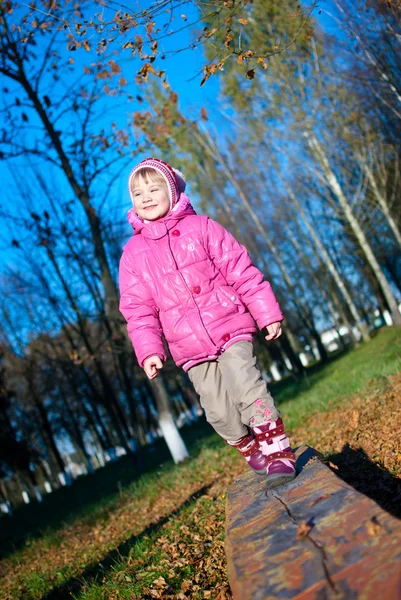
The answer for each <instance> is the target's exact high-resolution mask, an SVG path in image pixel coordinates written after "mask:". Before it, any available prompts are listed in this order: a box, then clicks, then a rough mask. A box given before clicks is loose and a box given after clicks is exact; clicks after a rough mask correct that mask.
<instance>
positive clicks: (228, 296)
mask: <svg viewBox="0 0 401 600" xmlns="http://www.w3.org/2000/svg"><path fill="white" fill-rule="evenodd" d="M217 295H218V298H219V301H220V304H221V305H222V306H229V307H231V308H232V309H233V311H235V312H239V313H244V312H245V311H246V306H245V304H244V303H243V302H242V300H241V298H240V297H239V295H238V294H237V292H236V291H235V290H234V289H233V288H232V287H231V286H229V285H219V287H218V291H217Z"/></svg>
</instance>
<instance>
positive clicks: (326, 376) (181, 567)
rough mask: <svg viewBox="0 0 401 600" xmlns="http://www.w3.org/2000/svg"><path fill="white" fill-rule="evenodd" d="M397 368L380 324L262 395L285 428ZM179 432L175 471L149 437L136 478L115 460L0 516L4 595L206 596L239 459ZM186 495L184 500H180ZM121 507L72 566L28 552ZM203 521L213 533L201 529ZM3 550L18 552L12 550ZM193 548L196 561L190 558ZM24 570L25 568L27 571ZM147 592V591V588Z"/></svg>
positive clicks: (55, 543)
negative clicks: (184, 592) (145, 508)
mask: <svg viewBox="0 0 401 600" xmlns="http://www.w3.org/2000/svg"><path fill="white" fill-rule="evenodd" d="M400 370H401V328H384V329H382V330H380V331H379V332H378V334H377V335H376V336H375V338H374V339H373V340H372V341H371V342H370V343H368V344H362V345H361V346H360V347H359V348H357V349H356V350H353V351H349V352H347V353H345V354H342V355H341V356H339V357H336V358H333V359H331V360H330V361H329V363H328V364H326V365H321V364H316V365H314V366H313V367H311V368H309V369H308V371H307V375H306V376H305V377H304V378H303V380H302V381H301V382H300V383H296V382H295V381H294V380H293V379H291V378H288V379H286V380H284V381H281V382H278V383H276V384H273V385H272V386H271V391H272V393H273V396H274V397H275V399H276V401H277V403H278V405H279V407H280V410H281V411H282V414H283V416H284V417H285V422H286V424H287V426H288V427H289V428H290V429H294V428H296V426H297V424H298V425H300V424H302V422H303V421H304V419H306V418H307V417H308V415H309V414H311V413H315V412H325V411H326V410H329V409H331V408H332V407H333V406H337V405H339V404H340V403H341V402H347V401H348V400H349V399H350V397H351V396H352V395H353V394H354V393H358V394H360V395H363V394H367V393H370V392H372V391H376V390H380V389H384V388H385V387H386V385H387V381H388V380H387V378H388V376H389V375H391V374H395V373H397V372H399V371H400ZM183 435H184V438H185V440H186V442H187V444H188V446H189V448H190V452H191V459H190V460H188V461H186V462H184V463H182V464H181V465H178V466H175V465H173V463H172V461H171V460H169V459H168V451H167V447H166V446H165V444H164V442H163V441H159V442H158V446H157V450H156V452H149V453H147V455H146V457H145V460H146V464H147V469H148V472H147V473H145V474H142V475H139V474H138V473H137V472H136V471H135V469H134V468H133V464H132V462H131V460H130V459H129V458H127V457H124V458H123V459H121V460H119V461H118V462H116V463H113V464H112V465H108V466H107V467H105V468H104V469H101V470H99V471H97V472H96V473H95V474H93V475H88V476H85V477H82V478H80V479H79V480H78V481H77V482H76V483H74V485H73V486H72V487H71V488H63V489H60V490H58V491H57V492H56V493H54V494H51V495H49V496H48V497H47V498H46V500H45V502H44V503H42V504H31V505H28V506H24V507H21V509H19V511H17V512H16V515H15V517H14V518H13V519H9V518H7V517H3V518H2V519H1V520H0V547H2V549H3V550H4V549H6V550H8V552H9V553H10V555H9V557H8V559H7V564H8V566H9V568H11V569H19V575H18V577H17V578H16V580H15V583H14V584H13V585H12V586H11V585H10V588H11V587H12V588H13V592H12V593H11V594H10V595H9V598H20V597H24V598H26V599H27V600H28V599H38V598H41V597H42V596H43V594H45V593H46V592H48V591H50V590H51V589H52V588H55V587H57V586H59V585H60V584H62V583H64V582H67V581H71V579H74V578H76V577H77V576H78V577H79V576H80V575H82V576H83V580H84V581H86V583H83V584H82V581H80V582H78V584H77V585H78V588H79V589H78V590H77V591H75V592H74V594H73V597H76V598H77V599H79V600H95V599H96V600H98V599H100V598H108V599H110V600H112V599H113V598H116V599H117V598H130V600H132V599H133V598H142V597H143V596H142V595H141V594H142V590H143V589H144V588H147V587H148V586H152V585H156V584H154V582H155V580H156V581H157V580H158V578H160V577H162V578H164V580H165V582H166V583H165V587H164V588H163V587H161V588H160V589H161V590H162V592H163V593H166V594H167V593H168V594H178V593H179V592H180V590H181V586H182V585H185V581H186V580H190V581H192V583H193V585H195V588H194V590H195V591H193V595H191V598H195V597H196V598H199V599H200V598H204V597H209V596H204V592H205V590H208V589H209V588H208V586H211V587H210V589H214V588H213V586H218V582H219V577H220V579H221V577H222V576H221V572H220V571H219V568H218V567H216V565H214V563H213V557H214V556H219V553H221V552H222V549H221V548H222V546H221V544H222V541H223V537H224V527H223V525H224V502H225V500H224V493H225V487H224V486H226V485H227V483H225V482H226V481H227V474H229V473H231V472H232V470H233V469H235V468H238V464H239V463H238V460H239V459H238V457H237V455H236V454H235V453H234V452H233V451H232V449H230V448H228V446H227V445H225V444H224V443H223V442H222V440H221V439H220V438H218V437H217V436H216V435H215V434H213V433H212V430H211V428H210V427H209V426H208V425H207V424H206V423H204V422H201V423H198V424H196V425H193V426H192V427H191V428H186V429H184V430H183ZM212 479H215V480H216V481H221V482H222V483H221V484H220V485H221V486H223V487H222V489H221V490H220V491H218V492H215V493H214V495H213V494H212V495H209V492H207V491H204V492H202V494H201V495H200V496H199V497H198V498H192V499H190V500H189V501H188V502H187V503H186V504H184V505H181V506H179V507H178V508H177V510H174V511H170V513H167V514H164V513H163V514H162V512H161V510H162V509H161V508H160V507H161V506H164V504H160V503H161V500H163V498H164V497H165V498H166V499H168V497H169V496H170V495H172V494H173V492H174V491H176V490H177V488H180V489H181V488H182V489H184V490H186V489H192V490H193V489H194V487H197V488H201V487H202V486H203V485H204V483H205V481H207V480H208V481H211V480H212ZM188 495H190V494H184V498H187V497H188ZM144 498H146V499H147V501H149V507H150V508H149V515H148V521H147V524H146V526H145V527H144V528H142V529H140V530H139V531H138V533H137V534H135V535H134V534H133V532H134V531H136V529H135V527H136V507H137V506H139V505H140V504H141V502H142V500H143V499H144ZM166 501H167V500H166ZM124 507H132V518H131V517H130V519H131V520H130V521H129V522H128V523H127V528H126V532H124V531H123V533H122V534H121V539H120V541H119V542H118V543H117V544H116V543H114V544H113V543H112V542H110V541H108V540H105V541H103V542H102V545H101V546H100V545H99V546H96V544H95V543H94V544H93V547H91V551H90V552H89V553H87V554H83V555H82V556H80V555H79V552H78V557H75V558H74V561H75V562H74V565H73V564H72V563H70V562H68V560H67V562H66V564H65V565H64V566H63V567H61V568H60V567H58V568H57V569H54V570H53V571H52V570H51V569H50V570H47V571H46V572H44V571H43V572H42V569H41V567H40V557H39V559H38V555H39V554H40V552H43V550H44V549H48V550H49V549H51V550H52V551H53V552H54V553H55V554H57V552H59V549H61V548H62V545H63V537H62V536H61V534H60V528H61V527H66V526H67V527H70V528H73V530H74V531H77V532H78V531H79V529H80V527H84V526H85V527H89V528H95V527H96V528H98V529H100V530H101V529H102V528H106V527H107V526H109V525H110V523H112V522H113V519H118V518H119V515H120V512H121V510H123V509H124ZM130 510H131V508H130ZM125 518H126V517H125ZM152 523H153V525H152ZM211 523H213V528H212V529H210V532H209V533H208V527H211V525H210V524H211ZM149 526H150V527H149ZM183 526H187V527H188V528H189V531H190V534H187V533H186V532H185V531H186V530H184V531H183V530H182V527H183ZM163 539H165V540H167V541H166V542H165V544H164V545H163V544H160V540H163ZM99 544H100V543H99ZM118 544H119V545H118ZM180 544H181V546H180ZM216 544H217V545H216ZM219 544H220V545H219ZM13 545H15V546H16V547H18V546H20V547H19V548H18V549H17V550H15V551H14V552H12V548H13ZM77 545H78V547H79V544H77ZM116 547H117V548H116ZM200 548H201V551H202V552H203V554H202V561H203V562H202V563H199V562H197V561H198V559H197V552H199V551H200ZM176 555H177V557H178V558H177V557H176ZM107 556H108V558H107ZM182 556H183V557H184V559H182V561H183V562H182V564H181V563H180V560H181V558H180V557H182ZM103 557H105V558H106V561H105V563H104V565H103V569H102V568H99V567H98V566H97V565H98V562H99V560H100V559H103ZM175 557H176V558H175ZM185 557H186V558H185ZM49 560H51V559H49ZM177 561H178V562H177ZM30 564H35V568H34V569H33V570H32V568H30ZM199 564H202V567H201V568H199ZM38 565H39V566H38ZM207 565H208V566H207ZM210 565H211V566H210ZM89 566H91V567H93V568H92V572H91V574H90V576H89V575H85V568H86V567H89ZM0 568H1V567H0ZM219 573H220V574H219ZM81 579H82V577H81ZM163 585H164V584H163ZM196 586H198V587H199V593H198V591H197V589H196ZM152 589H154V590H155V593H156V592H157V589H158V588H157V585H156V587H153V588H152ZM216 589H217V588H216ZM21 594H22V596H21ZM56 597H57V598H58V596H57V595H55V596H54V598H56ZM70 597H71V596H70ZM147 597H149V598H151V597H152V596H151V595H150V596H146V598H147ZM154 597H157V596H156V595H155V596H154ZM161 597H163V596H161ZM212 597H213V596H212Z"/></svg>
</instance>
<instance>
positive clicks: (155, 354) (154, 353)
mask: <svg viewBox="0 0 401 600" xmlns="http://www.w3.org/2000/svg"><path fill="white" fill-rule="evenodd" d="M150 356H158V357H159V358H160V360H161V361H162V363H165V362H166V358H167V357H166V356H165V355H164V354H160V353H159V352H152V354H147V355H146V356H145V357H144V358H143V359H142V360H140V361H139V365H140V367H141V368H142V369H143V364H144V362H145V360H146V359H147V358H149V357H150Z"/></svg>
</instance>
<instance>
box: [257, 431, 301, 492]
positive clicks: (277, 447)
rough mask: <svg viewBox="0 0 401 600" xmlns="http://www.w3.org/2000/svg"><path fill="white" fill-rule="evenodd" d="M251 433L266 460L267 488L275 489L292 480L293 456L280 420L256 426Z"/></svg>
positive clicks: (293, 472)
mask: <svg viewBox="0 0 401 600" xmlns="http://www.w3.org/2000/svg"><path fill="white" fill-rule="evenodd" d="M252 431H253V432H254V434H255V438H256V440H257V442H258V444H259V448H260V450H261V451H262V453H263V454H264V456H265V458H266V463H267V464H266V475H267V487H268V488H273V487H277V486H279V485H282V484H283V483H287V482H288V481H291V479H294V477H295V475H296V470H295V460H296V459H295V454H294V453H293V451H292V450H291V446H290V442H289V440H288V437H287V436H286V435H285V431H284V425H283V422H282V420H281V419H277V421H269V422H268V423H263V424H260V425H256V426H255V427H253V428H252Z"/></svg>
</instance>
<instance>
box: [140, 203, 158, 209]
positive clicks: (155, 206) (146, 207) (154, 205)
mask: <svg viewBox="0 0 401 600" xmlns="http://www.w3.org/2000/svg"><path fill="white" fill-rule="evenodd" d="M149 208H157V204H152V205H151V206H144V207H143V209H144V210H148V209H149Z"/></svg>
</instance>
